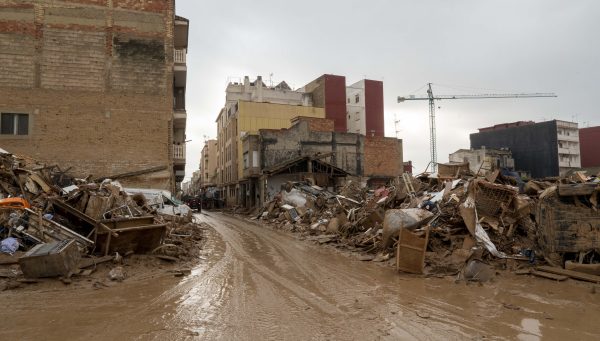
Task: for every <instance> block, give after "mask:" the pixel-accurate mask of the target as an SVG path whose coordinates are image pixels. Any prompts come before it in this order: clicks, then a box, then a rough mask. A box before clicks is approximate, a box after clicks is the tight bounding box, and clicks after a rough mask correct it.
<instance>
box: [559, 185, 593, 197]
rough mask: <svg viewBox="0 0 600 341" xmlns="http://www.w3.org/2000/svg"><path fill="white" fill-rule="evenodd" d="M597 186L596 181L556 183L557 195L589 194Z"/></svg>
mask: <svg viewBox="0 0 600 341" xmlns="http://www.w3.org/2000/svg"><path fill="white" fill-rule="evenodd" d="M596 188H598V184H596V183H583V184H560V185H558V195H560V196H561V197H565V196H574V195H591V194H592V193H594V191H595V190H596Z"/></svg>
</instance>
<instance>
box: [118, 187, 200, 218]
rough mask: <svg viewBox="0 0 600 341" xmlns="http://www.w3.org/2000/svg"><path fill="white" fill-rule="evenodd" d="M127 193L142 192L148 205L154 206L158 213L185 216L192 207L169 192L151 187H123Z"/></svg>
mask: <svg viewBox="0 0 600 341" xmlns="http://www.w3.org/2000/svg"><path fill="white" fill-rule="evenodd" d="M125 193H127V194H129V195H134V194H142V195H143V196H144V198H146V202H147V203H148V206H150V207H152V208H155V209H156V211H157V212H158V213H162V214H170V215H178V216H186V215H188V214H190V212H191V211H192V209H191V208H190V207H189V206H188V205H186V204H184V203H183V202H181V201H179V200H177V199H175V198H173V196H171V192H169V191H165V190H162V189H152V188H125Z"/></svg>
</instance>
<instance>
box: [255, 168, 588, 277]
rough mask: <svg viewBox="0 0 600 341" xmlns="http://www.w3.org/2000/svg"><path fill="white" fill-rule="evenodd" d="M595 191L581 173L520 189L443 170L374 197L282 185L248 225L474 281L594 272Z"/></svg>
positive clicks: (494, 177) (353, 188) (516, 183)
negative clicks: (553, 271)
mask: <svg viewBox="0 0 600 341" xmlns="http://www.w3.org/2000/svg"><path fill="white" fill-rule="evenodd" d="M442 171H443V172H442ZM599 193H600V184H599V180H598V177H597V176H591V177H587V176H585V175H583V174H582V173H574V174H571V175H570V176H568V177H565V178H561V179H559V178H556V179H542V180H530V181H527V182H523V181H522V180H521V179H520V178H515V177H512V176H507V175H503V174H502V173H501V172H500V171H495V172H492V173H490V174H488V175H487V176H486V177H481V176H474V175H473V174H471V173H470V172H469V167H468V164H466V165H463V164H461V165H458V166H456V165H444V167H440V171H439V172H438V173H436V174H422V175H419V176H417V177H412V176H409V175H408V174H403V176H401V177H398V178H396V179H395V180H394V181H392V182H391V183H389V184H388V185H387V186H385V187H380V188H377V189H375V190H367V189H366V188H363V187H361V186H360V184H359V183H357V182H356V181H348V182H347V183H346V184H345V185H344V186H343V187H341V188H339V189H338V190H337V193H334V192H333V190H332V189H330V190H326V189H324V188H321V187H318V186H311V185H310V184H308V183H304V182H296V183H291V182H290V183H287V184H286V185H285V186H283V188H282V190H281V192H280V193H279V194H278V195H277V196H276V197H275V198H274V199H273V200H272V201H270V202H268V203H266V204H265V206H264V207H263V210H262V211H261V212H260V213H259V215H258V216H257V217H256V218H257V219H262V220H265V221H267V222H269V223H270V225H271V226H273V227H275V228H279V229H284V230H288V231H292V232H298V233H301V234H302V235H303V236H305V237H306V238H307V239H309V240H314V241H316V242H318V243H321V244H324V243H332V244H334V245H336V247H342V248H347V249H349V250H352V251H360V252H361V253H362V255H361V256H360V258H361V259H362V260H373V261H386V260H389V261H390V263H391V262H394V263H395V264H396V266H397V267H398V269H400V270H403V271H405V272H411V273H425V274H428V275H434V276H447V275H458V276H460V277H461V278H464V279H467V280H475V281H479V280H487V279H489V278H491V277H493V275H494V273H495V269H508V270H515V271H516V270H518V271H520V272H523V269H534V268H535V266H538V265H540V264H543V263H548V264H550V265H553V266H555V267H559V268H562V267H564V266H565V264H567V266H568V267H571V268H573V267H574V266H573V265H569V264H571V263H573V262H576V263H577V267H578V268H584V269H585V272H587V273H592V274H593V273H594V271H596V272H597V271H598V270H597V269H599V268H600V244H599V241H600V212H599V211H598V208H600V207H599V199H600V194H599ZM394 256H395V259H392V258H394ZM532 271H533V270H532ZM582 271H583V270H582ZM535 272H536V273H533V274H539V273H540V272H543V273H544V274H548V272H547V271H545V272H544V271H542V270H541V269H537V270H535ZM542 275H543V274H542ZM598 275H600V273H598Z"/></svg>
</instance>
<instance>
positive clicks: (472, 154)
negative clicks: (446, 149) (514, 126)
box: [449, 147, 515, 175]
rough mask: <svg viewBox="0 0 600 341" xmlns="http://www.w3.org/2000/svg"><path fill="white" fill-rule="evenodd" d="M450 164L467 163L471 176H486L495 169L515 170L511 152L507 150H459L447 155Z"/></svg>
mask: <svg viewBox="0 0 600 341" xmlns="http://www.w3.org/2000/svg"><path fill="white" fill-rule="evenodd" d="M449 160H450V162H451V163H462V162H468V163H469V169H470V171H471V172H472V173H473V174H480V175H486V174H488V173H490V172H492V171H494V170H496V169H508V170H515V160H514V159H513V158H512V152H511V151H510V150H507V149H489V148H485V147H483V148H481V149H459V150H457V151H455V152H454V153H452V154H450V155H449Z"/></svg>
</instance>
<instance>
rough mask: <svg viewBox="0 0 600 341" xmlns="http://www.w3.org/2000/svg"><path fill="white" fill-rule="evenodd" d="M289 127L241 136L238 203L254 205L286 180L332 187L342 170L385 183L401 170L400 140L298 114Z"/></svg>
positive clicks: (340, 180)
mask: <svg viewBox="0 0 600 341" xmlns="http://www.w3.org/2000/svg"><path fill="white" fill-rule="evenodd" d="M291 124H292V126H291V127H290V128H289V129H260V130H259V132H258V134H256V135H246V136H244V137H243V138H242V152H243V167H244V172H243V177H242V178H241V179H242V181H241V182H240V184H241V186H242V193H244V194H245V195H243V196H242V198H241V204H242V205H243V206H245V207H248V208H249V207H254V206H256V205H259V204H261V203H263V202H265V201H267V200H271V199H273V196H274V195H275V194H276V193H278V192H279V191H280V190H281V187H282V186H283V185H285V184H286V183H287V182H290V181H291V182H296V181H308V182H309V183H312V184H314V185H317V186H320V187H323V188H330V189H333V188H335V187H338V186H341V185H343V182H344V181H343V180H344V178H345V177H346V176H351V177H353V178H354V179H365V182H366V183H367V184H368V185H370V184H375V183H387V182H389V181H390V180H392V179H393V178H395V177H396V176H398V175H399V174H401V172H402V167H403V161H402V140H398V139H395V138H385V137H378V136H372V137H370V136H364V135H361V134H357V133H341V132H336V131H335V130H334V123H333V121H332V120H330V119H323V118H310V117H296V118H294V119H292V121H291Z"/></svg>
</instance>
